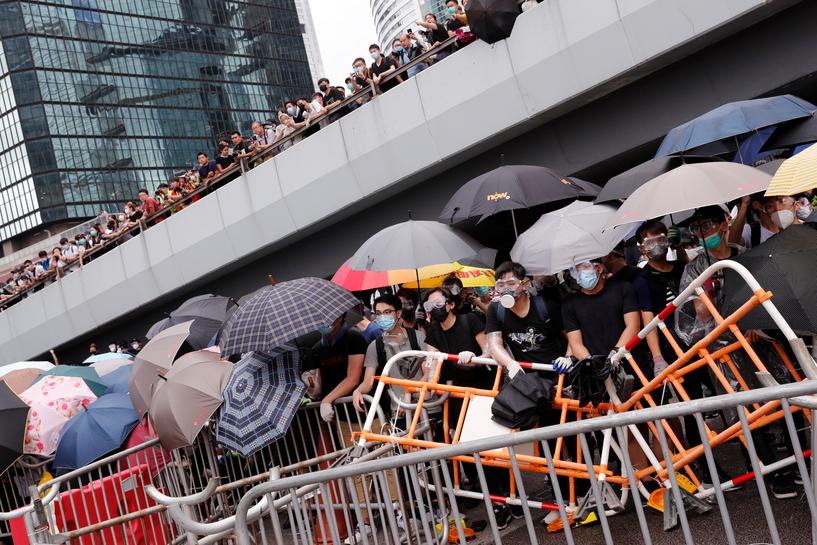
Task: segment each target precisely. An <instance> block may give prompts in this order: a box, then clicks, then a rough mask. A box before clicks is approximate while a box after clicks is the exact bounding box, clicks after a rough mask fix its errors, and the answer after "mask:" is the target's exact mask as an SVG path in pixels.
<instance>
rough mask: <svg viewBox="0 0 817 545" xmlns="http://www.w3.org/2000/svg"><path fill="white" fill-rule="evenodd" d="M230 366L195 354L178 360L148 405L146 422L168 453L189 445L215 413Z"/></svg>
mask: <svg viewBox="0 0 817 545" xmlns="http://www.w3.org/2000/svg"><path fill="white" fill-rule="evenodd" d="M232 370H233V364H232V363H230V362H228V361H222V360H221V358H220V357H219V355H218V354H214V353H212V352H208V351H206V350H199V351H197V352H190V353H188V354H185V355H184V356H182V357H181V358H179V359H178V360H177V361H176V363H175V364H174V365H173V367H171V368H170V370H169V371H168V372H167V374H166V375H165V382H163V383H162V384H160V386H159V387H158V388H157V390H156V393H155V395H154V396H153V400H151V402H150V419H151V421H152V422H153V426H154V427H155V429H156V433H157V434H158V436H159V440H160V441H161V442H162V446H163V447H165V448H166V449H168V450H173V449H177V448H181V447H187V446H190V445H192V444H193V441H194V440H195V439H196V436H197V435H198V434H199V432H200V431H201V429H202V428H203V427H204V425H205V424H207V421H208V420H209V419H210V417H211V416H213V414H214V413H215V412H216V411H217V410H218V408H219V407H220V406H221V404H222V403H224V397H223V394H222V392H223V391H224V389H225V387H226V386H227V379H228V378H229V377H230V372H231V371H232Z"/></svg>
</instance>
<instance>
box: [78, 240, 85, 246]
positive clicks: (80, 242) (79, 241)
mask: <svg viewBox="0 0 817 545" xmlns="http://www.w3.org/2000/svg"><path fill="white" fill-rule="evenodd" d="M77 244H79V245H80V246H85V240H84V239H79V240H78V241H77Z"/></svg>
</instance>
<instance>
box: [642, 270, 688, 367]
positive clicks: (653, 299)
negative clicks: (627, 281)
mask: <svg viewBox="0 0 817 545" xmlns="http://www.w3.org/2000/svg"><path fill="white" fill-rule="evenodd" d="M684 267H685V265H684V264H683V263H681V262H679V261H675V262H673V263H672V270H670V271H667V272H663V271H659V270H658V269H654V268H653V267H651V266H650V264H649V263H648V264H647V265H645V266H644V268H643V269H641V270H642V273H641V274H640V275H639V276H638V277H637V278H636V279H635V280H634V281H633V290H635V295H636V298H637V299H638V308H639V310H642V311H645V312H652V313H653V314H658V313H659V312H661V311H662V310H664V308H665V307H666V306H667V303H670V302H671V301H672V300H673V299H675V297H676V296H677V295H678V288H679V286H680V285H681V276H682V275H683V274H684ZM664 323H665V324H667V327H669V328H670V330H672V329H674V328H675V314H674V313H673V314H670V315H669V316H667V317H666V318H665V319H664ZM676 340H678V342H679V343H680V344H681V346H682V347H684V345H683V342H682V341H680V339H676ZM658 343H659V345H660V346H661V354H662V355H663V356H664V359H666V360H667V361H668V362H669V361H672V360H673V359H674V358H675V351H674V349H673V347H672V346H671V345H670V344H669V341H667V339H666V337H665V336H664V335H663V334H662V333H660V332H659V334H658Z"/></svg>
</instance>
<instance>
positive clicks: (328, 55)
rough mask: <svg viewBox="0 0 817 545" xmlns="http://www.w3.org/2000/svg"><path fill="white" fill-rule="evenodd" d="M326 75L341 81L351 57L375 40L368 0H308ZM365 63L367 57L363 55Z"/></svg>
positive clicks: (365, 52) (336, 82) (366, 49)
mask: <svg viewBox="0 0 817 545" xmlns="http://www.w3.org/2000/svg"><path fill="white" fill-rule="evenodd" d="M309 7H310V9H311V10H312V20H313V21H314V23H315V32H316V33H317V35H318V44H319V46H320V49H321V59H322V60H323V67H324V70H325V71H326V74H325V75H326V77H328V78H329V81H330V82H331V83H332V85H343V80H345V79H346V77H347V76H348V75H349V72H351V71H352V61H353V60H354V59H355V57H364V58H366V57H367V55H368V54H369V45H370V44H372V43H375V42H377V33H376V32H375V30H374V23H373V22H372V12H371V9H370V8H369V0H309ZM367 64H368V59H367Z"/></svg>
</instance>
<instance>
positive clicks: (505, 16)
mask: <svg viewBox="0 0 817 545" xmlns="http://www.w3.org/2000/svg"><path fill="white" fill-rule="evenodd" d="M520 13H521V11H520V9H519V2H518V1H517V0H471V1H470V2H469V3H468V5H467V6H466V7H465V14H466V15H467V16H468V25H469V26H470V27H471V31H473V33H474V34H476V35H477V37H478V38H480V39H481V40H482V41H484V42H487V43H489V44H492V43H495V42H498V41H499V40H504V39H505V38H507V37H508V36H510V35H511V30H513V25H514V23H515V22H516V18H517V17H519V14H520Z"/></svg>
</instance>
